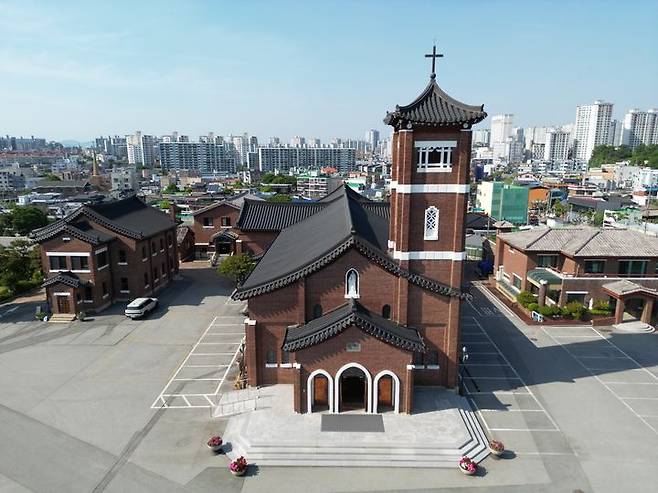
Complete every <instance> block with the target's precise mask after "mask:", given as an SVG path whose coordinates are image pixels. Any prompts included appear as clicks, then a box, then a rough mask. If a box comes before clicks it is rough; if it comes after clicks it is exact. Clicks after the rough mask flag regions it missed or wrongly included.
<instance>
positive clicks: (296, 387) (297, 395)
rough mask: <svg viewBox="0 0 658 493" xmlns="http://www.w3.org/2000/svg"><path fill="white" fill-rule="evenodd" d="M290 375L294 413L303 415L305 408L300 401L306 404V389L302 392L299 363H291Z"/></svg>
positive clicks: (300, 366)
mask: <svg viewBox="0 0 658 493" xmlns="http://www.w3.org/2000/svg"><path fill="white" fill-rule="evenodd" d="M292 373H293V376H292V379H293V394H294V398H293V400H294V410H295V412H296V413H303V412H305V410H306V409H305V407H306V406H305V405H304V404H303V403H302V401H303V402H306V392H305V391H306V388H304V391H302V365H300V364H299V363H293V364H292Z"/></svg>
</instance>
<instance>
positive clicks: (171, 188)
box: [162, 183, 178, 193]
mask: <svg viewBox="0 0 658 493" xmlns="http://www.w3.org/2000/svg"><path fill="white" fill-rule="evenodd" d="M162 192H163V193H178V187H177V186H176V184H175V183H170V184H169V185H167V186H166V188H165V189H164V190H163V191H162Z"/></svg>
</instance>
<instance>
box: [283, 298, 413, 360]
mask: <svg viewBox="0 0 658 493" xmlns="http://www.w3.org/2000/svg"><path fill="white" fill-rule="evenodd" d="M352 325H354V326H356V327H358V328H359V329H361V330H362V331H364V332H365V333H367V334H369V335H371V336H373V337H376V338H377V339H379V340H381V341H384V342H386V343H387V344H391V345H392V346H396V347H399V348H402V349H406V350H407V351H415V352H425V343H424V342H423V339H422V337H421V336H420V334H419V333H418V331H417V330H416V329H412V328H408V327H404V326H402V325H399V324H397V323H395V322H393V321H392V320H388V319H385V318H383V317H380V316H378V315H375V314H374V313H372V312H370V311H368V310H366V309H365V308H364V307H363V306H361V305H360V304H359V303H357V302H356V301H355V300H350V301H349V302H348V303H346V304H344V305H342V306H340V307H338V308H336V309H335V310H332V311H330V312H328V313H326V314H325V315H323V316H321V317H319V318H316V319H314V320H311V321H310V322H308V323H306V324H304V325H301V326H299V327H289V328H288V330H286V336H285V339H284V342H283V346H282V349H283V350H284V351H299V350H300V349H305V348H307V347H310V346H314V345H316V344H319V343H321V342H324V341H326V340H327V339H330V338H331V337H334V336H335V335H338V334H339V333H341V332H342V331H344V330H345V329H347V328H348V327H350V326H352Z"/></svg>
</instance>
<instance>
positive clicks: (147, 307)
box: [126, 298, 158, 319]
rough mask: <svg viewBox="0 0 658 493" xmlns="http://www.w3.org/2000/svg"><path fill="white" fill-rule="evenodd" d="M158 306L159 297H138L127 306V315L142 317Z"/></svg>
mask: <svg viewBox="0 0 658 493" xmlns="http://www.w3.org/2000/svg"><path fill="white" fill-rule="evenodd" d="M157 306H158V299H157V298H137V299H134V300H133V301H131V302H130V303H129V304H128V306H127V307H126V317H130V318H133V319H135V318H140V317H143V316H144V315H146V314H147V313H148V312H150V311H153V310H155V308H156V307H157Z"/></svg>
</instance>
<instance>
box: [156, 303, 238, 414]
mask: <svg viewBox="0 0 658 493" xmlns="http://www.w3.org/2000/svg"><path fill="white" fill-rule="evenodd" d="M226 304H229V303H226ZM230 304H231V305H234V306H235V307H236V308H237V307H239V306H242V304H241V303H239V304H236V303H233V302H231V303H230ZM237 313H238V312H237V310H236V314H235V315H219V316H216V317H215V318H213V320H212V321H211V322H210V325H208V328H206V330H205V331H204V332H203V334H201V337H199V340H198V341H197V342H196V344H194V346H193V347H192V349H191V350H190V352H189V353H188V354H187V355H186V356H185V359H184V360H183V362H182V363H181V364H180V366H179V367H178V368H177V369H176V371H175V372H174V374H173V376H172V377H171V379H170V380H169V381H168V382H167V384H166V385H165V386H164V388H163V389H162V391H161V392H160V395H158V397H157V398H156V399H155V401H154V402H153V404H152V405H151V408H153V409H160V408H167V409H192V408H210V407H213V406H215V405H217V402H218V399H219V394H220V392H221V391H222V390H223V389H224V388H228V389H231V388H232V385H233V377H234V375H236V374H237V369H236V365H237V359H238V357H239V355H240V353H241V351H243V344H244V316H242V315H239V314H237Z"/></svg>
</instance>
